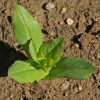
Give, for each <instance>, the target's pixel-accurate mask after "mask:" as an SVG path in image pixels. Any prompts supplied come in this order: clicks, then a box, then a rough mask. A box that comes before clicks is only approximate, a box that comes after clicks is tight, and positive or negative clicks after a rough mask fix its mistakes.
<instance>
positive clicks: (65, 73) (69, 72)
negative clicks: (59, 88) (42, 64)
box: [45, 58, 96, 79]
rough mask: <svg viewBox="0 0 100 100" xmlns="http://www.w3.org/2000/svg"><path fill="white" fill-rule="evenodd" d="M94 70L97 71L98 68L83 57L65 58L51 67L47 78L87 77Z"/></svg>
mask: <svg viewBox="0 0 100 100" xmlns="http://www.w3.org/2000/svg"><path fill="white" fill-rule="evenodd" d="M94 72H96V69H95V68H94V67H93V66H92V65H91V64H90V63H88V62H86V61H85V60H83V59H81V58H63V59H61V60H60V61H59V62H58V63H57V64H56V67H53V68H52V69H51V71H50V73H49V75H47V76H46V78H45V79H54V78H66V77H67V78H72V79H86V78H88V77H89V76H91V74H93V73H94Z"/></svg>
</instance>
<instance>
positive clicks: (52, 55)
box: [38, 38, 62, 67]
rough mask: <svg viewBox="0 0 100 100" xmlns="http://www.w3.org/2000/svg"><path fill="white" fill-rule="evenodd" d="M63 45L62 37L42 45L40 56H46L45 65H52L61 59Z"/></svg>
mask: <svg viewBox="0 0 100 100" xmlns="http://www.w3.org/2000/svg"><path fill="white" fill-rule="evenodd" d="M61 46H62V38H57V39H54V40H50V41H48V42H46V43H44V44H42V45H41V47H40V49H39V52H38V58H44V60H43V61H42V62H43V63H44V65H43V66H46V67H47V66H48V67H49V66H50V67H52V65H53V64H54V63H56V62H58V61H59V60H60V58H61V53H62V48H61Z"/></svg>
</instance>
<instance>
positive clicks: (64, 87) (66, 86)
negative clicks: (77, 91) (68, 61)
mask: <svg viewBox="0 0 100 100" xmlns="http://www.w3.org/2000/svg"><path fill="white" fill-rule="evenodd" d="M68 87H69V82H65V83H63V84H62V86H61V89H62V90H67V89H68Z"/></svg>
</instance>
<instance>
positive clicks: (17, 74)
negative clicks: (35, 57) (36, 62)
mask: <svg viewBox="0 0 100 100" xmlns="http://www.w3.org/2000/svg"><path fill="white" fill-rule="evenodd" d="M47 74H48V73H45V72H44V71H43V70H42V69H38V70H37V69H36V68H34V67H33V66H31V64H30V62H29V63H28V61H26V62H25V61H21V60H18V61H15V63H14V64H12V66H11V67H10V68H9V70H8V76H9V77H10V78H12V79H14V80H16V81H18V82H20V83H32V82H34V81H39V80H41V79H42V78H44V77H45V76H46V75H47Z"/></svg>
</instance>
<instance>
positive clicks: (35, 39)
mask: <svg viewBox="0 0 100 100" xmlns="http://www.w3.org/2000/svg"><path fill="white" fill-rule="evenodd" d="M13 25H14V35H15V38H16V40H17V41H18V43H20V44H21V45H24V47H25V48H28V47H27V46H28V45H26V44H27V41H28V40H32V42H31V43H32V45H31V47H32V46H33V47H32V48H34V49H33V51H32V52H34V54H35V55H37V52H38V50H39V48H40V46H41V44H42V33H41V28H40V25H39V24H38V22H37V21H36V19H34V18H33V17H32V15H31V14H30V13H29V12H28V11H27V10H26V9H25V8H23V7H21V6H20V5H16V6H15V9H14V13H13ZM25 50H26V49H25ZM25 52H26V53H27V50H26V51H25ZM32 52H30V55H31V53H32ZM27 54H28V53H27ZM31 57H32V55H31Z"/></svg>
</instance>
